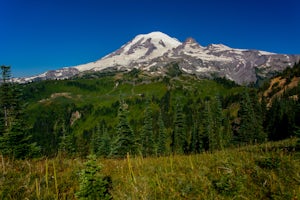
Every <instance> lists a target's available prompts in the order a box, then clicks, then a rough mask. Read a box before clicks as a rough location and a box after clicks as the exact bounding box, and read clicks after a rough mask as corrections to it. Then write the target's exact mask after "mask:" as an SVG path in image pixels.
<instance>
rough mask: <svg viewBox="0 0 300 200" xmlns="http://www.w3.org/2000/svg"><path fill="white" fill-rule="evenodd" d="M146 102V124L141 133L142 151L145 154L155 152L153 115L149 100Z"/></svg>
mask: <svg viewBox="0 0 300 200" xmlns="http://www.w3.org/2000/svg"><path fill="white" fill-rule="evenodd" d="M146 104H147V105H146V110H145V113H144V126H143V130H142V134H141V143H142V153H143V155H145V156H147V155H152V154H153V153H154V136H153V135H154V134H153V117H152V111H151V107H150V103H149V101H147V103H146Z"/></svg>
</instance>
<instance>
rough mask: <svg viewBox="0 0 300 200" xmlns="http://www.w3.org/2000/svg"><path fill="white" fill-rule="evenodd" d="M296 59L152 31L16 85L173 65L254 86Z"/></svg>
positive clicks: (197, 73) (298, 57)
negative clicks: (87, 60) (104, 53)
mask: <svg viewBox="0 0 300 200" xmlns="http://www.w3.org/2000/svg"><path fill="white" fill-rule="evenodd" d="M262 55H263V56H262ZM299 59H300V55H294V56H293V55H280V54H273V53H269V52H263V51H258V50H244V49H234V48H230V47H228V46H225V45H223V44H210V45H208V46H207V47H202V46H200V45H199V44H198V43H197V42H196V40H195V39H193V38H187V39H186V40H185V42H184V43H181V42H180V41H178V40H177V39H176V38H172V37H170V36H169V35H167V34H165V33H162V32H160V31H154V32H151V33H147V34H140V35H137V36H136V37H135V38H133V39H132V40H131V41H129V42H128V43H126V44H124V45H123V46H121V48H119V49H118V50H116V51H114V52H112V53H110V54H109V55H107V56H105V57H103V58H101V59H100V60H98V61H95V62H91V63H87V64H82V65H78V66H73V67H68V68H63V69H60V70H55V71H49V72H47V73H44V74H41V75H39V76H36V77H30V78H28V79H23V80H19V81H20V82H21V81H23V82H28V81H31V80H44V79H65V78H68V77H72V76H74V75H76V74H79V73H81V72H86V71H89V72H91V71H92V72H93V71H102V70H111V69H113V70H124V69H125V70H130V69H133V68H139V69H142V70H148V71H149V70H150V69H151V70H152V69H158V70H159V69H162V67H164V66H166V65H167V64H168V63H171V62H176V63H178V65H179V67H180V69H181V70H182V71H185V72H187V73H192V74H196V75H197V76H200V77H211V74H218V75H219V76H225V77H227V78H229V79H231V80H234V81H235V82H237V83H239V84H243V83H250V82H255V81H256V80H257V78H258V77H259V78H261V77H267V76H268V75H269V74H273V73H274V72H275V71H281V70H282V69H284V68H285V67H286V66H288V65H290V66H291V65H292V64H293V63H295V62H298V60H299ZM254 69H255V70H254ZM256 69H259V70H256ZM257 71H259V72H260V74H258V73H257ZM152 72H153V71H152ZM152 72H151V73H152ZM153 73H155V72H153ZM161 73H163V72H160V71H159V72H157V74H161Z"/></svg>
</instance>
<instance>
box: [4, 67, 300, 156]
mask: <svg viewBox="0 0 300 200" xmlns="http://www.w3.org/2000/svg"><path fill="white" fill-rule="evenodd" d="M5 69H6V70H8V71H7V73H6V74H8V76H7V77H6V78H5V76H4V77H3V78H2V82H3V84H2V85H1V91H2V94H3V95H2V96H1V97H2V98H1V102H2V108H3V107H4V108H5V109H6V110H7V109H8V110H7V111H5V109H2V112H1V119H2V120H3V121H4V122H5V120H6V121H7V119H10V118H11V120H12V121H11V123H9V124H7V122H5V125H6V126H1V127H2V130H3V133H4V132H10V130H12V129H16V127H17V126H16V125H14V124H20V123H21V124H22V125H20V126H21V127H22V129H23V130H26V138H27V139H28V140H27V139H26V141H27V142H29V141H30V142H29V144H34V149H35V152H34V153H32V155H31V153H28V152H27V153H26V152H23V154H24V155H20V157H24V156H25V157H26V156H33V155H34V156H44V155H45V156H55V155H57V154H59V153H60V154H64V155H66V156H71V157H72V156H83V157H85V156H86V155H88V154H91V153H95V154H96V155H97V156H99V157H110V158H114V157H124V156H125V155H126V153H127V152H129V153H130V154H136V155H143V156H153V155H155V156H159V155H169V154H173V153H176V154H190V153H200V152H204V151H214V150H220V149H224V148H226V147H231V146H236V145H243V144H250V143H261V142H264V141H266V140H268V139H269V140H279V139H285V138H288V137H290V136H294V135H295V133H296V132H297V127H298V126H300V122H299V119H300V108H299V98H298V96H299V63H298V64H295V66H294V68H292V69H291V68H287V69H286V70H285V71H283V72H282V73H281V74H279V75H277V77H275V78H274V79H271V80H270V81H268V82H266V83H265V84H264V86H263V87H262V88H260V89H256V88H252V87H242V86H238V85H236V84H234V83H233V82H231V81H229V80H226V79H224V78H216V79H214V80H207V79H198V78H196V77H194V76H192V75H187V74H184V73H182V72H181V71H180V70H179V68H178V66H177V65H176V63H175V64H171V65H169V66H167V68H166V69H167V70H168V72H167V75H166V76H152V75H151V74H150V73H147V72H142V71H140V70H137V69H134V70H132V71H130V72H118V73H117V72H114V73H113V72H107V73H95V74H87V75H85V76H83V77H77V78H74V79H71V80H52V81H41V82H33V83H28V84H23V85H16V84H13V83H11V82H9V81H8V79H9V76H10V75H9V68H8V67H7V68H5ZM2 71H3V72H4V68H3V69H2ZM2 74H5V73H2ZM276 81H277V82H276ZM8 91H10V92H8ZM9 93H11V95H4V94H9ZM12 99H19V100H18V101H16V102H18V104H19V105H20V106H19V107H20V109H19V108H17V107H16V106H15V104H16V103H14V104H13V103H12V102H13V101H12ZM21 108H22V109H21ZM18 109H19V110H20V113H22V119H21V117H17V116H16V117H13V115H16V113H15V112H19V111H18ZM3 111H4V112H3ZM9 113H11V116H12V117H10V116H9ZM18 116H21V115H18ZM7 117H8V118H7ZM19 118H20V119H19ZM14 119H16V120H18V122H15V121H14ZM9 125H10V126H9ZM25 127H26V128H25ZM18 131H19V132H22V131H21V130H18ZM18 131H16V132H18ZM2 135H3V136H5V135H6V134H2ZM21 135H22V134H21ZM24 137H25V136H24ZM3 138H4V137H3ZM7 140H9V139H8V138H7ZM3 141H4V140H3ZM31 146H32V145H31ZM7 148H8V147H7ZM37 150H38V151H37ZM10 151H11V150H7V151H4V150H3V152H7V154H8V155H9V154H11V152H10ZM21 154H22V153H21ZM26 154H28V155H26ZM14 156H16V155H14Z"/></svg>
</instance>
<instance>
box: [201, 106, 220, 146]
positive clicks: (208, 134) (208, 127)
mask: <svg viewBox="0 0 300 200" xmlns="http://www.w3.org/2000/svg"><path fill="white" fill-rule="evenodd" d="M203 117H204V120H203V121H204V125H203V133H204V136H205V138H206V144H205V146H206V148H208V149H209V150H210V151H213V150H215V149H216V148H217V140H216V135H215V134H216V133H215V131H214V121H213V115H212V111H211V105H210V101H206V102H205V107H204V116H203Z"/></svg>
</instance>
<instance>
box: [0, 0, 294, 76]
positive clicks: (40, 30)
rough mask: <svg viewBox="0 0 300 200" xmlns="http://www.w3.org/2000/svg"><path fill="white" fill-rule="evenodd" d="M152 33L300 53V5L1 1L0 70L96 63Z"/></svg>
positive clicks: (289, 1) (275, 0) (238, 0)
mask: <svg viewBox="0 0 300 200" xmlns="http://www.w3.org/2000/svg"><path fill="white" fill-rule="evenodd" d="M152 31H161V32H164V33H166V34H168V35H170V36H171V37H176V38H178V39H179V40H180V41H184V40H185V39H186V38H187V37H193V38H195V39H196V40H197V41H198V42H199V43H200V44H201V45H203V46H206V45H208V44H210V43H223V44H225V45H228V46H230V47H234V48H247V49H259V50H265V51H270V52H276V53H286V54H300V1H299V0H282V1H279V0H247V1H243V0H219V1H217V0H182V1H180V0H119V1H118V0H0V65H10V66H11V67H12V72H13V76H14V77H20V76H30V75H35V74H39V73H42V72H44V71H46V70H50V69H58V68H61V67H65V66H73V65H79V64H84V63H87V62H92V61H96V60H98V59H100V58H101V57H103V56H105V55H107V54H108V53H111V52H112V51H114V50H116V49H118V48H119V47H120V46H121V45H123V44H124V43H126V42H128V41H129V40H131V39H133V37H135V36H136V35H137V34H142V33H149V32H152Z"/></svg>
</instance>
